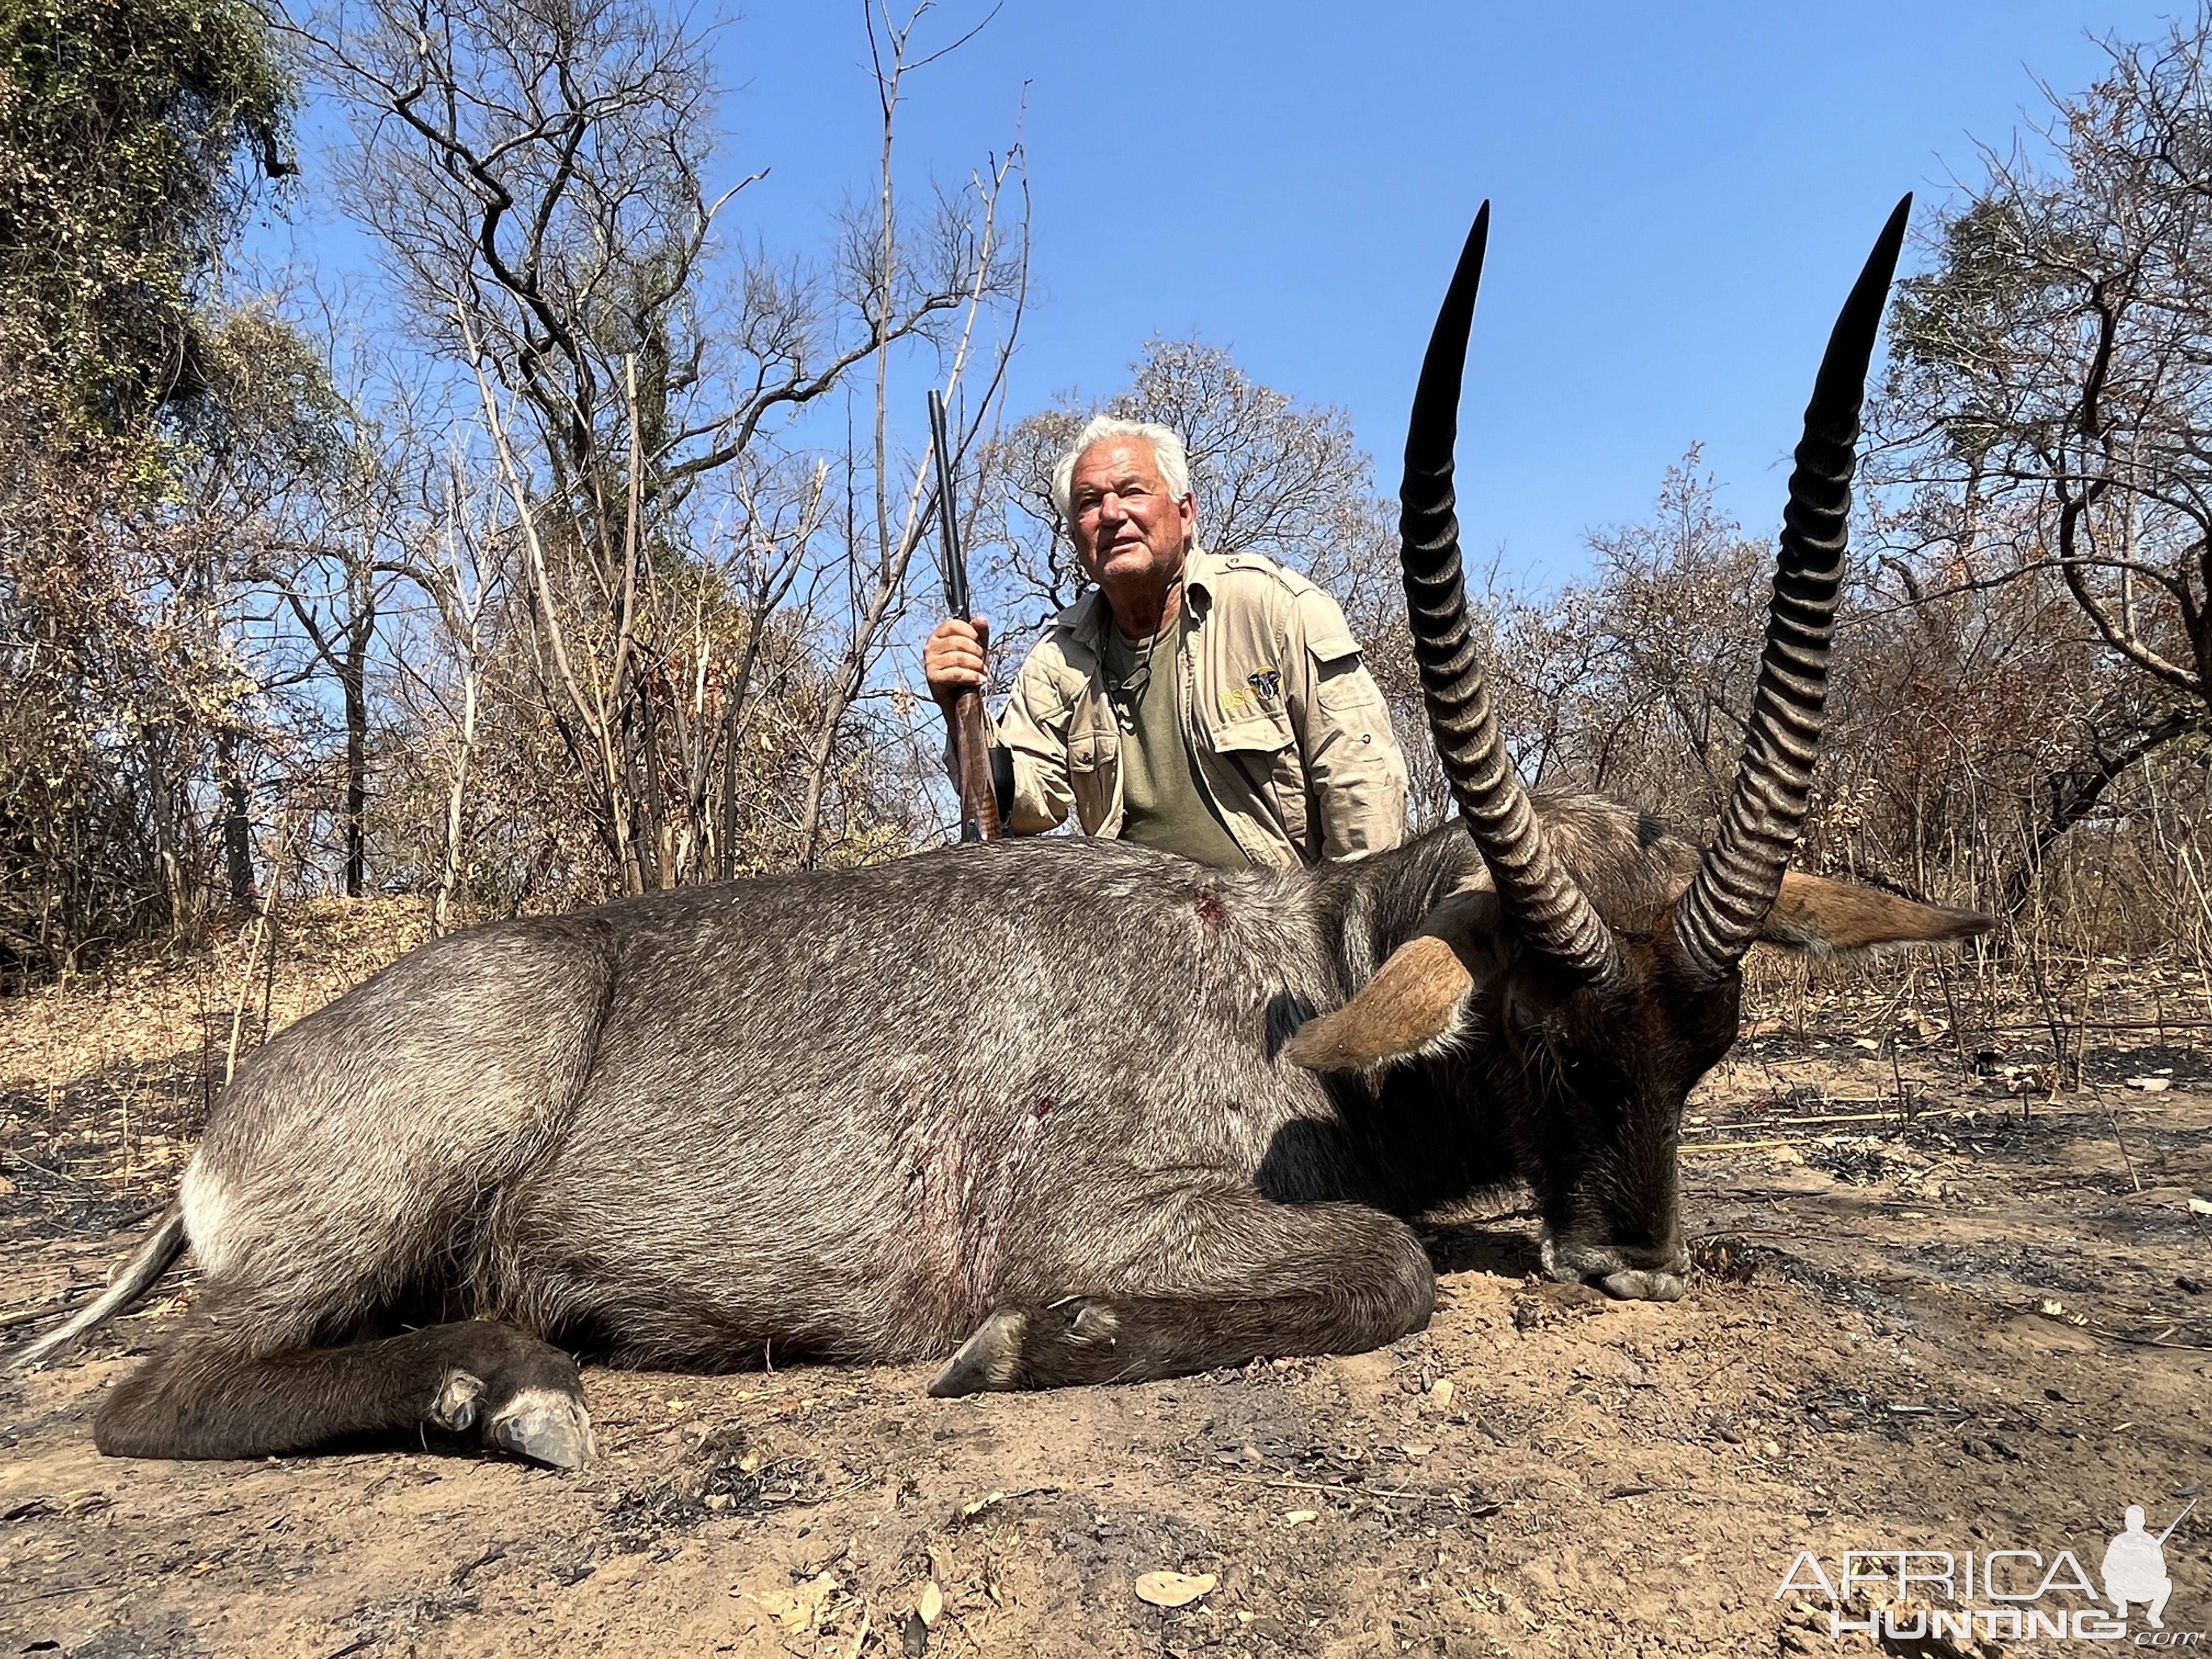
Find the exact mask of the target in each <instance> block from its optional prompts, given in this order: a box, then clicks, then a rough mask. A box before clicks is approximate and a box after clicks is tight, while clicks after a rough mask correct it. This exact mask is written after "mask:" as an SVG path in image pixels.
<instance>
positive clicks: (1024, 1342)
mask: <svg viewBox="0 0 2212 1659" xmlns="http://www.w3.org/2000/svg"><path fill="white" fill-rule="evenodd" d="M1165 1219H1166V1221H1167V1225H1164V1226H1162V1227H1161V1228H1160V1229H1159V1237H1161V1242H1162V1245H1163V1247H1164V1248H1162V1249H1160V1250H1159V1251H1158V1254H1156V1255H1154V1257H1153V1260H1152V1262H1151V1263H1150V1270H1149V1271H1146V1266H1145V1264H1143V1263H1141V1262H1140V1263H1139V1264H1136V1265H1127V1264H1123V1265H1118V1266H1117V1267H1116V1268H1115V1270H1114V1271H1113V1273H1111V1275H1110V1279H1111V1284H1110V1285H1100V1286H1098V1287H1097V1288H1090V1289H1077V1290H1075V1291H1074V1292H1073V1293H1072V1294H1069V1295H1066V1296H1063V1297H1055V1298H1053V1299H1052V1300H1050V1301H1048V1302H1044V1303H1042V1304H1012V1305H1006V1306H1001V1307H999V1308H997V1309H994V1310H993V1311H992V1313H991V1315H990V1316H989V1317H988V1318H987V1319H986V1320H985V1321H984V1322H983V1324H982V1326H981V1328H979V1329H978V1330H977V1331H976V1332H975V1334H974V1335H973V1336H971V1337H969V1339H968V1340H967V1342H966V1343H965V1344H964V1345H963V1346H962V1347H961V1349H960V1352H957V1353H956V1354H954V1355H953V1356H952V1358H951V1360H949V1361H948V1362H946V1364H945V1369H944V1370H942V1371H940V1372H939V1374H938V1376H937V1378H936V1380H935V1381H934V1382H933V1383H931V1384H930V1388H929V1391H930V1392H931V1393H932V1394H933V1395H940V1396H942V1395H963V1394H976V1393H981V1392H982V1391H983V1390H986V1389H1049V1388H1058V1387H1060V1386H1063V1385H1065V1384H1067V1383H1136V1382H1142V1381H1144V1380H1146V1378H1149V1377H1156V1376H1183V1375H1186V1374H1188V1373H1189V1372H1191V1371H1200V1370H1211V1369H1212V1368H1213V1367H1215V1366H1217V1365H1239V1364H1243V1363H1244V1362H1245V1361H1247V1360H1249V1359H1254V1358H1258V1357H1259V1356H1261V1355H1262V1354H1291V1353H1362V1352H1365V1351H1366V1350H1368V1349H1370V1348H1374V1347H1379V1346H1382V1345H1383V1343H1385V1342H1389V1341H1394V1340H1396V1339H1397V1338H1399V1337H1401V1336H1403V1335H1404V1334H1406V1333H1407V1332H1408V1331H1416V1330H1419V1329H1420V1328H1421V1327H1422V1326H1424V1325H1425V1324H1427V1323H1428V1321H1429V1312H1430V1310H1431V1307H1433V1306H1434V1304H1435V1300H1436V1275H1435V1271H1434V1269H1433V1268H1432V1267H1431V1266H1430V1263H1429V1258H1428V1253H1427V1252H1426V1251H1425V1250H1424V1249H1422V1248H1421V1244H1420V1241H1419V1240H1418V1239H1417V1238H1415V1237H1413V1232H1412V1231H1411V1230H1410V1229H1408V1228H1407V1226H1406V1225H1405V1224H1404V1223H1403V1222H1401V1221H1399V1220H1397V1219H1395V1218H1393V1217H1390V1216H1388V1215H1384V1214H1383V1212H1380V1211H1378V1210H1370V1209H1368V1208H1366V1207H1365V1206H1361V1205H1354V1204H1304V1205H1280V1204H1273V1203H1270V1202H1269V1201H1268V1200H1266V1199H1264V1198H1261V1196H1260V1195H1259V1194H1256V1193H1250V1192H1244V1193H1229V1194H1208V1195H1206V1197H1204V1198H1202V1199H1196V1200H1192V1201H1190V1202H1188V1203H1187V1204H1185V1205H1182V1206H1176V1207H1175V1208H1174V1210H1173V1212H1172V1213H1171V1215H1170V1217H1168V1218H1165ZM1102 1277H1105V1275H1102Z"/></svg>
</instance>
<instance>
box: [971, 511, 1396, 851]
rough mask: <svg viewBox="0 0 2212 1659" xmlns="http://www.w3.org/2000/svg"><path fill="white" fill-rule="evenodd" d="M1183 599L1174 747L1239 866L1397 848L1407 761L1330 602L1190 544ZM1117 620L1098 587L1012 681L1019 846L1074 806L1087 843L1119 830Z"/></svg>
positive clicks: (1292, 576)
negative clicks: (1185, 620) (1111, 670)
mask: <svg viewBox="0 0 2212 1659" xmlns="http://www.w3.org/2000/svg"><path fill="white" fill-rule="evenodd" d="M1182 602H1183V605H1184V606H1185V607H1186V608H1187V611H1188V615H1189V617H1191V618H1192V621H1193V623H1194V626H1192V627H1189V628H1187V629H1184V630H1183V631H1182V635H1181V636H1180V637H1181V639H1182V675H1181V677H1180V678H1181V684H1182V688H1183V698H1184V701H1183V706H1182V731H1183V741H1184V742H1185V744H1188V747H1189V750H1190V752H1191V753H1192V754H1193V755H1194V756H1195V757H1197V760H1198V772H1199V776H1200V779H1201V780H1202V781H1204V783H1205V786H1206V791H1207V793H1209V794H1210V795H1211V796H1212V799H1213V804H1214V805H1215V806H1216V807H1218V809H1219V811H1220V813H1221V817H1222V821H1223V822H1224V823H1225V824H1226V825H1227V826H1228V829H1229V833H1230V835H1231V836H1232V837H1233V838H1234V839H1235V841H1236V842H1237V846H1238V847H1240V848H1243V852H1244V855H1245V856H1246V857H1247V858H1249V859H1250V860H1252V862H1253V863H1254V864H1255V865H1260V866H1270V865H1272V866H1291V865H1296V864H1301V863H1304V864H1311V863H1314V862H1316V860H1321V859H1357V858H1364V857H1365V856H1366V855H1367V854H1370V853H1379V852H1382V851H1383V850H1384V849H1385V848H1392V847H1395V846H1396V845H1397V844H1398V843H1399V842H1400V841H1401V840H1402V839H1403V838H1404V836H1405V833H1406V759H1405V757H1404V755H1402V754H1401V752H1400V751H1399V748H1398V740H1397V738H1395V736H1394V735H1393V734H1392V732H1391V730H1390V711H1389V706H1388V705H1387V704H1386V703H1385V702H1383V694H1382V692H1381V691H1380V690H1377V689H1376V684H1375V681H1374V678H1373V677H1372V676H1371V675H1370V674H1369V673H1368V671H1367V670H1366V667H1365V666H1364V665H1363V664H1362V663H1361V661H1360V659H1359V646H1358V641H1355V640H1354V639H1353V638H1352V630H1351V629H1349V628H1347V627H1346V625H1345V621H1344V613H1343V612H1342V611H1340V610H1339V609H1338V608H1337V605H1336V601H1335V600H1334V599H1331V598H1329V596H1328V594H1327V593H1324V592H1322V590H1321V589H1320V588H1318V587H1316V586H1314V585H1313V584H1312V583H1311V582H1310V581H1308V580H1306V579H1305V578H1304V577H1303V576H1300V575H1298V574H1296V573H1295V572H1293V571H1290V570H1286V569H1285V568H1283V567H1282V566H1280V565H1279V564H1277V563H1275V562H1273V560H1271V559H1265V558H1261V557H1260V556H1258V555H1256V554H1251V553H1232V554H1224V555H1215V554H1211V553H1208V552H1206V550H1204V549H1202V548H1197V547H1194V548H1192V549H1191V550H1190V552H1189V555H1188V557H1187V559H1186V561H1185V563H1184V567H1183V600H1182ZM1113 625H1114V616H1113V612H1112V611H1111V610H1109V608H1108V606H1107V604H1106V597H1105V595H1104V594H1103V593H1101V592H1098V591H1097V589H1096V588H1093V589H1092V590H1091V592H1088V593H1085V595H1084V596H1083V597H1082V598H1081V599H1078V600H1077V601H1076V602H1075V603H1074V604H1073V605H1070V606H1068V608H1067V609H1066V610H1065V611H1061V612H1060V615H1059V616H1058V617H1054V619H1053V623H1052V627H1051V629H1050V630H1049V631H1048V633H1047V634H1046V635H1045V637H1044V638H1043V639H1042V641H1039V642H1038V643H1037V645H1036V648H1035V649H1033V650H1032V651H1031V652H1030V654H1029V656H1028V658H1027V659H1025V660H1024V662H1023V664H1022V666H1021V671H1020V672H1019V673H1018V675H1017V676H1016V677H1015V680H1014V689H1013V695H1012V697H1011V698H1009V699H1008V701H1007V703H1006V709H1005V711H1004V712H1003V713H1002V714H1000V716H999V718H998V720H997V721H996V723H995V730H994V732H993V733H992V742H993V744H994V745H1003V747H1004V748H1005V749H1006V752H1007V755H1008V757H1010V758H1011V759H1012V772H1013V799H1012V805H1011V807H1009V808H1006V810H1005V815H1006V829H1008V831H1009V832H1011V833H1012V834H1014V835H1036V834H1040V833H1042V831H1044V830H1047V829H1054V828H1056V827H1057V826H1058V825H1060V823H1064V822H1065V821H1066V817H1067V814H1068V811H1069V809H1070V808H1071V807H1072V808H1073V809H1074V812H1075V817H1076V821H1077V823H1079V824H1081V825H1082V827H1083V829H1084V830H1085V833H1086V834H1089V835H1093V836H1119V835H1120V834H1121V811H1122V803H1121V727H1120V726H1119V724H1118V723H1117V722H1116V720H1115V714H1114V708H1113V704H1112V703H1111V702H1110V701H1109V699H1108V697H1107V695H1106V684H1105V677H1104V672H1103V667H1102V661H1103V655H1104V652H1105V645H1106V630H1107V629H1109V628H1111V627H1112V626H1113ZM997 770H998V771H999V772H1000V775H1001V777H1002V778H1003V775H1004V772H1005V768H1004V766H1003V765H1002V766H1000V767H999V768H998V769H997ZM1004 787H1005V786H1004V784H1003V782H1001V785H1000V790H1001V794H1002V796H1003V793H1004Z"/></svg>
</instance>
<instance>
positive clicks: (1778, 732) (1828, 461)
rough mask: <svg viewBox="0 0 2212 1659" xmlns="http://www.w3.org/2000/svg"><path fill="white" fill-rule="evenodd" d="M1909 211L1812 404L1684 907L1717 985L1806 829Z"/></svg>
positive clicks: (1680, 922) (1683, 920)
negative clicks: (1732, 765)
mask: <svg viewBox="0 0 2212 1659" xmlns="http://www.w3.org/2000/svg"><path fill="white" fill-rule="evenodd" d="M1911 210H1912V197H1911V196H1909V195H1908V196H1906V197H1905V199H1904V200H1903V201H1901V202H1899V204H1897V208H1896V210H1895V211H1894V212H1893V213H1892V214H1891V215H1890V216H1889V222H1888V223H1887V225H1885V226H1883V227H1882V232H1881V236H1879V237H1878V238H1876V239H1875V245H1874V252H1872V253H1870V254H1869V255H1868V256H1867V262H1866V267H1865V269H1863V270H1861V271H1860V272H1859V279H1858V281H1857V283H1854V284H1853V285H1852V287H1851V292H1850V298H1849V299H1847V300H1845V301H1844V309H1843V312H1842V314H1841V315H1839V316H1838V318H1837V319H1836V326H1835V331H1834V332H1832V334H1831V335H1830V336H1829V337H1828V349H1827V353H1826V356H1823V357H1822V358H1821V359H1820V376H1819V378H1818V379H1817V380H1814V382H1813V400H1812V402H1811V403H1809V404H1807V405H1806V407H1805V435H1804V438H1803V439H1802V441H1800V442H1799V444H1798V446H1797V453H1796V465H1795V467H1794V468H1793V469H1792V471H1791V472H1790V505H1789V507H1787V508H1786V509H1785V510H1784V513H1783V520H1782V523H1783V529H1782V546H1781V552H1780V556H1779V557H1778V560H1777V562H1776V567H1775V573H1774V600H1773V603H1772V605H1771V606H1770V607H1769V608H1768V611H1767V617H1766V645H1765V649H1764V651H1763V652H1762V653H1760V656H1759V688H1758V690H1757V691H1756V692H1754V693H1753V697H1752V705H1751V720H1750V722H1749V724H1748V725H1747V726H1746V727H1745V730H1744V739H1743V758H1742V760H1741V762H1740V763H1738V765H1737V767H1736V775H1735V787H1733V789H1731V791H1730V792H1729V803H1728V807H1727V809H1726V811H1723V813H1722V815H1721V823H1720V829H1719V832H1718V833H1717V835H1716V836H1714V837H1713V840H1712V842H1711V845H1710V846H1708V847H1707V848H1705V856H1704V857H1703V858H1702V859H1701V860H1699V864H1698V874H1697V878H1696V879H1695V880H1694V881H1692V883H1691V884H1690V886H1689V889H1688V890H1687V891H1686V892H1685V893H1684V894H1683V895H1682V896H1681V899H1680V902H1678V903H1677V904H1676V906H1675V909H1674V936H1675V938H1676V939H1677V941H1678V942H1679V943H1680V945H1681V949H1682V954H1683V956H1684V957H1686V959H1687V962H1688V964H1689V966H1690V969H1691V970H1692V972H1693V973H1697V974H1701V975H1704V976H1705V977H1706V978H1708V979H1718V978H1719V977H1720V976H1721V975H1723V974H1725V973H1727V972H1728V970H1729V969H1731V968H1733V967H1734V966H1735V964H1736V963H1738V962H1740V961H1741V960H1742V958H1743V953H1744V952H1745V951H1747V950H1749V949H1750V948H1751V943H1752V940H1753V939H1755V938H1757V937H1758V934H1759V927H1761V925H1762V924H1764V923H1765V921H1766V915H1767V912H1768V911H1769V910H1771V909H1772V908H1774V899H1775V895H1776V894H1778V892H1780V891H1781V889H1782V872H1783V871H1784V868H1785V867H1786V866H1788V864H1789V862H1790V854H1791V852H1792V851H1793V850H1795V848H1796V845H1797V836H1798V834H1799V832H1800V831H1801V830H1802V829H1803V828H1804V826H1805V812H1806V807H1807V804H1808V801H1809V799H1811V795H1812V789H1813V763H1814V758H1815V757H1816V756H1817V755H1818V753H1819V750H1820V726H1821V722H1822V720H1823V719H1824V717H1825V714H1826V702H1827V696H1828V647H1829V644H1830V642H1831V641H1832V639H1833V637H1834V634H1835V621H1836V594H1837V591H1838V588H1839V587H1840V586H1842V584H1843V579H1844V557H1845V556H1846V555H1847V554H1848V552H1849V551H1850V513H1851V474H1852V472H1853V471H1854V469H1855V468H1856V467H1857V461H1858V437H1859V410H1860V408H1861V406H1862V404H1863V403H1864V401H1865V398H1866V377H1867V368H1868V365H1869V362H1871V361H1872V359H1873V356H1874V343H1875V334H1876V333H1877V332H1878V331H1880V329H1881V316H1882V310H1883V307H1884V304H1885V302H1886V301H1887V299H1888V296H1889V281H1890V277H1891V276H1892V274H1893V272H1894V271H1895V270H1896V269H1897V255H1898V250H1899V247H1900V246H1902V245H1903V243H1904V240H1905V220H1906V217H1907V216H1909V215H1910V213H1911Z"/></svg>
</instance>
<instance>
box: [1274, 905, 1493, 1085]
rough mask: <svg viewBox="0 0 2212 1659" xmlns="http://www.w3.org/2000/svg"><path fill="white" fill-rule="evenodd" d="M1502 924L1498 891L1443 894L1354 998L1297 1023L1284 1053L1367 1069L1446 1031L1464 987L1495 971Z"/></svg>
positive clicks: (1324, 1066) (1318, 1066) (1345, 1068)
mask: <svg viewBox="0 0 2212 1659" xmlns="http://www.w3.org/2000/svg"><path fill="white" fill-rule="evenodd" d="M1503 938H1504V917H1503V913H1502V912H1501V911H1500V909H1499V908H1498V895H1497V894H1495V893H1493V892H1487V891H1485V892H1474V893H1461V894H1458V895H1456V896H1454V897H1451V898H1448V899H1446V900H1445V901H1444V902H1443V903H1442V904H1439V905H1438V906H1437V908H1435V909H1433V910H1431V911H1430V912H1429V914H1428V916H1427V918H1426V919H1425V921H1423V922H1422V924H1421V931H1420V932H1419V933H1416V934H1414V935H1413V938H1411V939H1407V941H1406V942H1405V943H1404V944H1403V945H1400V946H1399V947H1398V948H1397V949H1396V950H1395V951H1392V952H1391V953H1390V959H1389V961H1387V962H1385V963H1383V965H1382V966H1381V967H1380V968H1378V969H1376V970H1375V977H1374V978H1372V979H1370V980H1369V981H1367V983H1366V984H1364V985H1363V986H1361V987H1359V990H1358V994H1356V995H1355V996H1354V997H1353V998H1352V1000H1351V1001H1349V1002H1347V1003H1346V1004H1345V1005H1344V1006H1343V1007H1341V1008H1339V1009H1337V1010H1336V1011H1335V1012H1334V1013H1327V1014H1322V1015H1318V1016H1316V1018H1313V1019H1310V1020H1308V1021H1307V1022H1306V1023H1305V1024H1304V1025H1302V1026H1300V1027H1299V1028H1298V1030H1297V1035H1295V1036H1292V1037H1291V1040H1290V1041H1289V1042H1286V1043H1285V1044H1284V1045H1283V1054H1284V1055H1285V1057H1286V1058H1287V1059H1289V1060H1291V1063H1292V1064H1293V1065H1297V1066H1305V1067H1306V1068H1307V1069H1308V1070H1310V1071H1316V1072H1356V1071H1364V1070H1365V1069H1366V1068H1368V1067H1369V1066H1379V1065H1381V1064H1383V1062H1384V1061H1385V1060H1401V1059H1403V1058H1405V1057H1406V1056H1407V1055H1408V1054H1418V1053H1419V1052H1420V1051H1421V1050H1422V1049H1423V1048H1427V1047H1428V1046H1429V1045H1430V1044H1431V1043H1433V1042H1440V1041H1442V1040H1443V1038H1445V1037H1448V1036H1450V1035H1451V1034H1452V1031H1453V1030H1454V1028H1455V1026H1456V1025H1457V1024H1459V1012H1460V1004H1461V1002H1462V1000H1464V999H1465V997H1466V995H1467V994H1468V992H1469V991H1470V990H1472V989H1474V987H1475V985H1476V984H1477V983H1478V982H1479V981H1482V980H1485V979H1487V978H1489V977H1490V976H1491V975H1492V974H1494V973H1496V972H1497V971H1498V949H1499V947H1500V945H1501V943H1502V940H1503Z"/></svg>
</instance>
